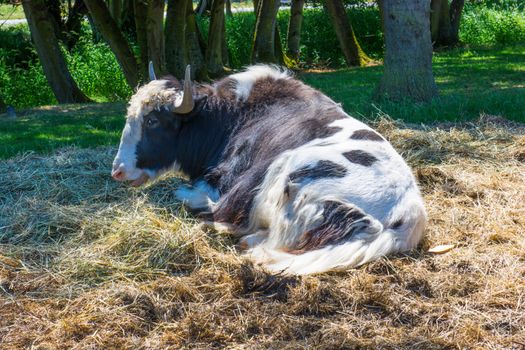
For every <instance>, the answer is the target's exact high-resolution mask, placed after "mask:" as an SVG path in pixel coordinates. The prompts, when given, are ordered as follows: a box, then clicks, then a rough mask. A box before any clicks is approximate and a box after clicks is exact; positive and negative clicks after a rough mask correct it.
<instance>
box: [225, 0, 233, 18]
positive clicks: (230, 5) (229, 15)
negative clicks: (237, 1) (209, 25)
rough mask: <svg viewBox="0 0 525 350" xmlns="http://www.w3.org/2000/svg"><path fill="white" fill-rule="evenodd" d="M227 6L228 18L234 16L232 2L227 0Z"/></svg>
mask: <svg viewBox="0 0 525 350" xmlns="http://www.w3.org/2000/svg"><path fill="white" fill-rule="evenodd" d="M225 5H226V15H227V16H228V17H231V16H233V12H232V2H231V0H226V4H225Z"/></svg>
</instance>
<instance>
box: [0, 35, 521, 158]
mask: <svg viewBox="0 0 525 350" xmlns="http://www.w3.org/2000/svg"><path fill="white" fill-rule="evenodd" d="M434 72H435V76H436V81H437V84H438V87H439V90H440V93H441V96H440V97H439V98H438V99H436V100H435V101H433V102H432V103H429V104H413V103H409V102H406V103H389V102H383V103H376V102H373V101H371V96H372V94H373V90H374V88H375V86H376V84H377V82H378V81H379V79H380V77H381V74H382V67H381V66H375V67H367V68H355V69H343V70H338V71H333V72H309V73H303V74H301V75H300V78H301V79H303V80H304V81H305V82H306V83H308V84H311V85H312V86H314V87H316V88H319V89H320V90H322V91H323V92H325V93H326V94H327V95H329V96H330V97H332V98H333V99H334V100H335V101H337V102H341V103H342V104H343V106H344V109H345V110H346V111H347V112H348V113H350V114H351V115H353V116H356V117H358V118H361V119H375V118H377V117H378V116H382V115H384V114H387V115H389V116H390V117H391V118H393V119H399V120H402V121H405V122H410V123H432V122H435V121H465V120H471V119H474V118H477V117H479V116H480V114H490V115H498V116H502V117H505V118H507V119H511V120H515V121H520V122H525V113H524V111H525V45H518V46H512V47H507V48H498V49H478V50H467V49H457V50H454V51H451V52H446V53H439V54H437V55H435V58H434ZM124 114H125V104H124V103H114V104H88V105H73V106H71V105H68V106H53V107H40V108H34V109H30V110H27V111H22V112H20V113H19V118H18V119H17V120H16V121H10V120H5V119H3V118H1V117H0V158H4V159H5V158H9V157H12V156H14V155H16V154H18V153H20V152H26V151H36V152H39V153H42V152H47V151H50V150H53V149H56V148H59V147H62V146H65V145H76V146H80V147H92V146H97V145H117V144H118V140H119V137H120V131H121V129H122V127H123V124H124V118H123V116H124Z"/></svg>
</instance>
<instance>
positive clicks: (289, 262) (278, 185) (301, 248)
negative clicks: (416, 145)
mask: <svg viewBox="0 0 525 350" xmlns="http://www.w3.org/2000/svg"><path fill="white" fill-rule="evenodd" d="M150 68H152V67H150ZM150 78H151V81H150V82H149V83H147V84H146V85H144V86H142V87H140V88H139V89H138V90H137V92H136V93H135V95H134V96H133V97H132V98H131V100H130V103H129V106H128V109H127V116H126V124H125V127H124V130H123V132H122V137H121V141H120V146H119V149H118V153H117V155H116V157H115V160H114V162H113V170H112V176H113V178H114V179H115V180H118V181H126V180H127V181H131V185H133V186H140V185H142V184H143V183H145V182H147V181H150V180H152V179H155V178H157V177H158V176H159V175H161V174H163V173H165V172H168V171H174V172H178V173H182V174H183V175H185V176H186V177H188V178H189V179H190V181H191V182H190V183H191V185H185V186H182V187H180V188H178V189H177V190H176V191H175V192H174V196H175V197H176V199H177V200H179V201H181V202H183V203H185V205H187V206H188V207H189V208H190V209H191V210H193V211H194V212H195V213H196V214H197V215H200V216H202V217H203V218H206V220H208V222H212V223H216V224H217V225H219V226H220V227H223V228H224V227H226V228H227V229H228V230H229V231H230V232H231V233H232V234H235V235H237V236H238V237H239V243H238V247H239V248H240V249H242V250H243V252H244V254H246V255H247V256H248V257H249V259H251V260H253V261H254V262H256V263H258V264H260V265H262V267H263V268H265V269H266V270H268V271H270V272H273V273H282V274H297V275H303V274H312V273H320V272H325V271H330V270H345V269H349V268H353V267H357V266H359V265H362V264H364V263H366V262H369V261H372V260H374V259H377V258H379V257H382V256H385V255H388V254H392V253H396V252H402V251H406V250H410V249H412V248H414V247H415V246H417V244H418V242H419V241H420V240H421V238H422V236H423V231H424V227H425V223H426V212H425V207H424V203H423V200H422V198H421V194H420V192H419V189H418V187H417V184H416V181H415V178H414V176H413V174H412V172H411V169H410V168H409V167H408V165H407V164H406V163H405V161H404V160H403V158H402V157H401V156H400V155H399V154H398V153H397V152H396V151H395V150H394V148H393V147H392V145H391V144H390V143H389V142H388V141H387V140H386V139H385V138H384V137H383V136H382V135H380V134H379V133H378V132H377V131H374V130H373V129H372V128H370V127H369V126H368V125H366V124H364V123H363V122H361V121H358V120H356V119H354V118H352V117H350V116H349V115H348V114H347V113H345V112H344V110H343V109H342V108H341V105H340V104H337V103H335V102H334V101H333V100H332V99H330V98H329V97H327V96H326V95H324V94H323V93H321V92H320V91H318V90H316V89H314V88H312V87H310V86H308V85H306V84H304V83H303V82H301V81H299V80H297V79H294V78H293V77H292V74H291V73H289V72H288V71H286V70H283V69H281V68H278V67H275V66H267V65H255V66H251V67H248V68H247V69H246V70H244V71H242V72H240V73H235V74H232V75H229V76H227V77H225V78H223V79H221V80H218V81H216V82H214V83H213V84H197V83H194V82H192V81H191V73H190V66H188V67H187V68H186V74H185V79H184V80H183V81H179V80H177V79H175V78H173V77H165V78H162V79H157V78H156V77H155V75H154V72H153V70H152V69H150Z"/></svg>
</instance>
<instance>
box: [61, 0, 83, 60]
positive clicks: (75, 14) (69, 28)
mask: <svg viewBox="0 0 525 350" xmlns="http://www.w3.org/2000/svg"><path fill="white" fill-rule="evenodd" d="M87 12H88V11H87V7H86V5H85V4H84V1H83V0H76V1H75V4H74V5H73V6H72V7H71V8H69V11H68V16H67V21H66V23H65V44H66V47H67V49H68V50H69V51H71V50H72V49H73V47H74V46H75V45H76V44H77V42H78V39H80V31H81V29H82V28H81V27H82V19H83V18H84V16H85V15H86V14H87Z"/></svg>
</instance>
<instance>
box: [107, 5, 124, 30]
mask: <svg viewBox="0 0 525 350" xmlns="http://www.w3.org/2000/svg"><path fill="white" fill-rule="evenodd" d="M108 4H109V12H110V13H111V17H113V19H114V20H115V22H116V23H117V25H118V26H119V28H120V25H121V23H122V0H109V1H108Z"/></svg>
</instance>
